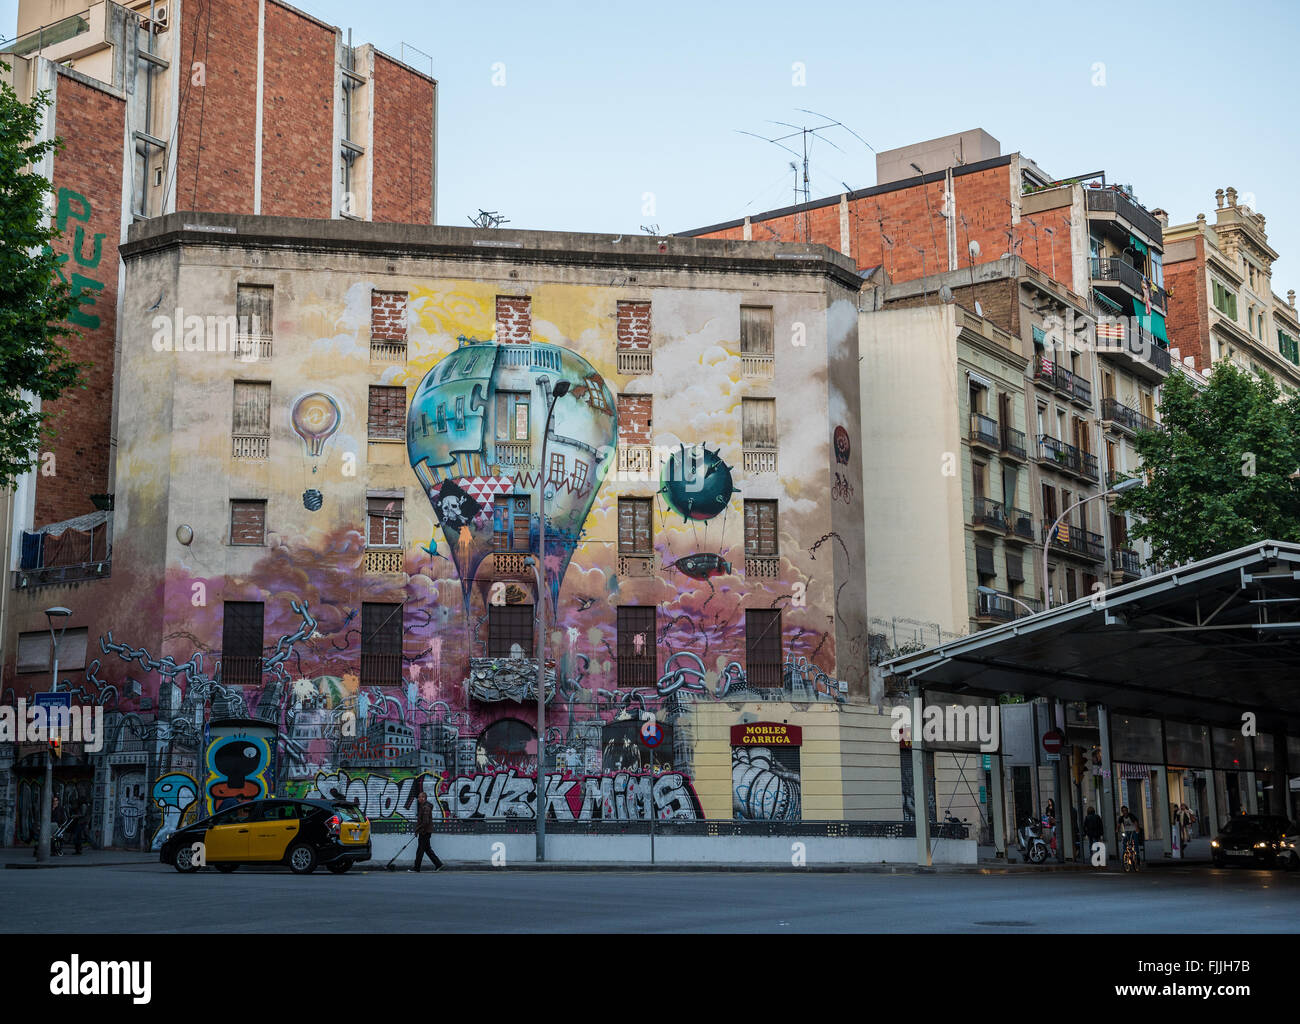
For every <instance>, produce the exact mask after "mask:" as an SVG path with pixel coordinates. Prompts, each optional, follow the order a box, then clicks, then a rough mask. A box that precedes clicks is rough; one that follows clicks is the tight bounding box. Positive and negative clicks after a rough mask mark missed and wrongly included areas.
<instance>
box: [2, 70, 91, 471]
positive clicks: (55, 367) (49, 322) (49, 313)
mask: <svg viewBox="0 0 1300 1024" xmlns="http://www.w3.org/2000/svg"><path fill="white" fill-rule="evenodd" d="M8 70H9V66H8V65H7V64H2V63H0V73H2V72H5V71H8ZM48 104H49V94H48V92H40V93H38V94H37V95H36V96H34V97H33V98H32V101H31V103H23V102H22V101H21V100H19V98H18V94H17V93H16V92H14V90H13V87H12V86H10V85H9V83H8V82H6V81H4V80H3V78H0V381H3V388H0V488H3V487H7V486H9V485H11V484H12V483H13V482H14V480H15V479H16V478H17V477H19V476H21V475H22V474H23V473H25V472H27V471H28V470H30V469H32V468H33V467H34V466H35V465H36V462H37V460H38V458H39V454H40V443H41V439H42V438H43V437H47V436H50V435H51V431H50V430H49V428H48V427H47V426H46V423H45V421H46V419H47V418H48V413H47V412H44V411H41V412H38V411H36V410H34V409H33V408H32V403H31V402H30V401H29V397H28V396H30V395H35V396H36V397H37V398H39V399H40V400H41V401H42V402H51V401H53V400H54V399H56V398H58V397H59V396H60V395H61V394H62V393H63V392H65V391H67V390H68V389H69V388H71V387H74V386H77V385H79V384H81V365H80V364H78V363H75V362H73V361H72V358H71V356H70V355H69V353H68V351H67V349H66V348H64V347H63V345H62V344H60V339H61V338H70V337H74V336H75V332H74V331H73V330H72V329H71V328H70V327H68V326H67V320H68V316H69V315H70V314H71V313H72V312H73V311H74V310H76V309H77V307H78V305H79V300H78V299H76V298H75V297H74V296H73V295H72V294H71V290H70V289H69V287H68V285H67V283H66V282H65V281H64V280H63V278H62V276H61V275H60V273H59V267H60V263H59V258H58V256H56V255H55V254H54V251H53V249H52V243H53V241H54V239H55V238H56V237H58V232H57V231H55V230H54V228H53V226H52V225H51V223H50V217H49V209H48V207H47V203H48V197H49V196H50V195H51V194H52V191H53V190H52V188H51V186H50V183H49V182H48V181H47V180H46V179H45V178H43V177H42V176H41V175H39V174H36V173H34V169H35V165H36V164H37V163H38V162H39V161H41V160H43V159H44V158H45V157H46V156H47V155H49V154H50V153H53V152H54V151H56V150H57V149H58V148H59V147H60V145H61V143H60V142H59V140H57V139H53V140H44V141H40V142H36V141H33V140H34V139H35V138H36V136H37V133H38V131H39V130H40V127H41V121H42V117H43V111H44V109H45V107H46V106H47V105H48ZM81 386H84V385H81ZM24 392H26V394H24Z"/></svg>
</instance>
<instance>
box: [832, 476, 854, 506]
mask: <svg viewBox="0 0 1300 1024" xmlns="http://www.w3.org/2000/svg"><path fill="white" fill-rule="evenodd" d="M840 500H843V501H844V503H845V504H846V505H847V504H849V503H850V502H852V501H853V485H852V484H851V483H849V481H848V479H847V478H845V477H843V476H841V475H840V474H839V473H836V474H835V483H834V485H833V486H832V487H831V501H840Z"/></svg>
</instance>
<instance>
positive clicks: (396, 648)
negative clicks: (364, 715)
mask: <svg viewBox="0 0 1300 1024" xmlns="http://www.w3.org/2000/svg"><path fill="white" fill-rule="evenodd" d="M401 682H402V606H401V605H400V604H387V603H379V602H373V601H366V602H363V603H362V605H361V683H362V685H364V686H397V685H399V684H400V683H401Z"/></svg>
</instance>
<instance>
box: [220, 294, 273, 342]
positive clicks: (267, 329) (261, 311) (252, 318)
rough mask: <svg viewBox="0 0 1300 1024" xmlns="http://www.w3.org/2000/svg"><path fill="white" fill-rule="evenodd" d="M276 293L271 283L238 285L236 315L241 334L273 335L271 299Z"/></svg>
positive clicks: (259, 336)
mask: <svg viewBox="0 0 1300 1024" xmlns="http://www.w3.org/2000/svg"><path fill="white" fill-rule="evenodd" d="M226 294H230V293H229V292H227V293H226ZM274 294H275V289H274V288H272V287H271V286H270V285H261V284H241V285H238V286H237V287H236V289H235V316H236V317H237V318H238V327H239V333H240V334H241V335H245V336H248V337H253V338H269V337H271V334H272V330H271V325H272V319H271V313H272V308H271V300H272V296H273V295H274ZM227 308H229V307H227Z"/></svg>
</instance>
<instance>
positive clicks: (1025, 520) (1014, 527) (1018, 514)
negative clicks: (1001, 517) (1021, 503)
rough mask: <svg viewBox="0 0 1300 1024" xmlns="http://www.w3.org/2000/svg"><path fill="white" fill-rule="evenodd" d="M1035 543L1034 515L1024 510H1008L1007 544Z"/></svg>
mask: <svg viewBox="0 0 1300 1024" xmlns="http://www.w3.org/2000/svg"><path fill="white" fill-rule="evenodd" d="M1033 542H1034V514H1033V513H1032V512H1030V511H1028V510H1027V509H1023V508H1009V509H1007V543H1008V544H1032V543H1033Z"/></svg>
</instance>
